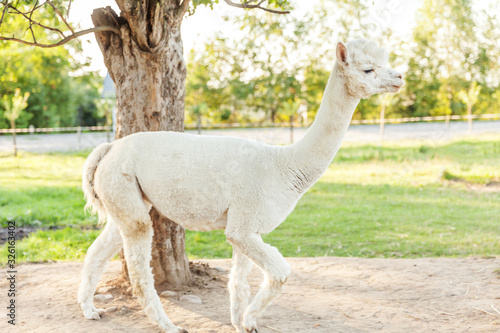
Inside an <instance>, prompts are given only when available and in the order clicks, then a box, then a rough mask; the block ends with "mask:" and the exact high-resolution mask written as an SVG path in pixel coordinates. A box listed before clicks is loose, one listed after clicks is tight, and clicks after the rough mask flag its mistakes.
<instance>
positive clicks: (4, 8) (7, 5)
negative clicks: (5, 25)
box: [0, 0, 9, 25]
mask: <svg viewBox="0 0 500 333" xmlns="http://www.w3.org/2000/svg"><path fill="white" fill-rule="evenodd" d="M2 4H3V6H4V7H3V11H2V18H0V25H2V22H3V18H4V16H5V12H6V11H7V8H9V1H7V0H5V2H3V1H2Z"/></svg>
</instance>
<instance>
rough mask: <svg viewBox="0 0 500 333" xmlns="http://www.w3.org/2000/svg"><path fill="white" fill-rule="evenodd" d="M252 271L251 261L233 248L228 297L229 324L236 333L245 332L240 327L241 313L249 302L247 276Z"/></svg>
mask: <svg viewBox="0 0 500 333" xmlns="http://www.w3.org/2000/svg"><path fill="white" fill-rule="evenodd" d="M251 270H252V261H250V259H248V258H247V257H246V256H245V255H244V254H243V252H241V250H240V249H238V248H237V247H233V264H232V267H231V274H230V276H229V283H228V288H229V295H230V300H231V323H232V324H233V326H234V327H235V328H236V330H237V331H238V333H240V332H241V333H244V332H245V331H244V330H243V328H242V327H241V324H242V320H243V313H244V312H245V309H246V308H247V306H248V303H249V300H250V285H249V284H248V280H247V277H248V274H250V271H251Z"/></svg>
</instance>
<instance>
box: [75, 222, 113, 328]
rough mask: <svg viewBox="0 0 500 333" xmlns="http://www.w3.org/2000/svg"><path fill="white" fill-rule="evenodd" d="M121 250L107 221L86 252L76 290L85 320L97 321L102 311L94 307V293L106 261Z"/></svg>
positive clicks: (110, 224)
mask: <svg viewBox="0 0 500 333" xmlns="http://www.w3.org/2000/svg"><path fill="white" fill-rule="evenodd" d="M121 248H122V238H121V236H120V232H119V231H118V229H117V228H116V225H115V223H114V222H113V221H111V220H110V221H108V222H107V223H106V226H105V227H104V230H103V231H102V232H101V234H100V235H99V237H97V239H96V240H95V241H94V242H93V243H92V245H91V246H90V247H89V249H88V251H87V256H86V257H85V262H84V264H83V269H82V274H81V276H82V281H81V283H80V288H79V289H78V303H80V306H81V307H82V310H83V315H84V317H85V318H87V319H93V320H99V319H101V316H100V315H101V314H102V313H103V312H104V310H102V309H96V308H95V306H94V293H95V290H96V287H97V283H98V282H99V279H100V278H101V274H102V272H103V270H104V267H106V264H107V263H108V261H109V260H110V259H111V257H113V255H115V254H116V253H118V251H120V249H121Z"/></svg>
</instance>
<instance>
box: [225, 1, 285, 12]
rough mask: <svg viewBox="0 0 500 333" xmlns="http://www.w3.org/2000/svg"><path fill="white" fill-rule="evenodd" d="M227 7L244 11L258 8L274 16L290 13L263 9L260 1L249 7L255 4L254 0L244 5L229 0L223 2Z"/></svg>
mask: <svg viewBox="0 0 500 333" xmlns="http://www.w3.org/2000/svg"><path fill="white" fill-rule="evenodd" d="M224 1H225V2H226V3H227V4H228V5H229V6H233V7H237V8H244V9H253V8H258V9H262V10H265V11H266V12H270V13H274V14H290V11H288V10H286V11H281V10H274V9H269V8H265V7H261V6H260V5H261V4H262V3H263V2H264V1H260V2H259V3H258V4H256V5H250V3H252V2H256V0H249V1H247V2H244V3H236V2H233V1H231V0H224Z"/></svg>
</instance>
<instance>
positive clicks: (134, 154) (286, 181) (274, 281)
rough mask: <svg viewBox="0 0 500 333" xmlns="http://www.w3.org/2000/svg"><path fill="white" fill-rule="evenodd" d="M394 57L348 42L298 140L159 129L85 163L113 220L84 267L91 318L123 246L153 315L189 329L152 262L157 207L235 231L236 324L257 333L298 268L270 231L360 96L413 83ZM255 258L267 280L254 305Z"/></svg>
mask: <svg viewBox="0 0 500 333" xmlns="http://www.w3.org/2000/svg"><path fill="white" fill-rule="evenodd" d="M386 63H387V54H386V53H385V51H384V50H383V49H380V48H378V46H376V45H375V44H374V43H373V42H369V41H364V40H357V41H353V42H351V43H349V44H348V45H347V47H346V46H345V45H344V44H342V43H338V45H337V61H336V63H335V66H334V69H333V72H332V74H331V76H330V79H329V81H328V85H327V87H326V90H325V94H324V97H323V101H322V103H321V106H320V108H319V111H318V114H317V117H316V120H315V122H314V123H313V125H312V126H311V128H310V129H309V130H308V131H307V133H306V135H305V136H304V138H303V139H302V140H300V141H299V142H297V143H295V144H293V145H290V146H270V145H267V144H264V143H261V142H257V141H252V140H245V139H240V138H233V137H216V136H195V135H189V134H183V133H174V132H149V133H137V134H134V135H130V136H128V137H126V138H123V139H121V140H117V141H115V142H114V143H112V144H102V145H100V146H99V147H97V148H96V149H95V150H94V151H93V152H92V154H90V156H89V158H88V159H87V162H86V163H85V166H84V173H83V190H84V192H85V197H86V199H87V205H88V206H92V207H93V208H94V209H95V210H97V211H98V213H99V218H100V219H101V220H104V219H106V220H107V224H106V227H105V228H104V231H103V232H102V234H101V235H100V236H99V237H98V238H97V239H96V241H95V242H94V243H93V244H92V246H91V247H90V248H89V250H88V253H87V257H86V259H85V264H84V268H83V271H82V283H81V285H80V290H79V293H78V302H79V303H80V304H81V307H82V309H83V313H84V316H85V318H88V319H99V318H100V314H101V313H102V312H101V311H102V310H98V309H96V308H95V307H94V305H93V294H94V292H95V289H96V285H97V282H98V280H99V278H100V275H101V273H102V271H103V268H104V265H105V263H106V262H107V261H108V260H109V259H110V258H111V257H112V256H113V255H114V254H115V253H116V252H118V251H119V250H120V248H121V247H122V246H123V247H124V250H125V258H126V260H127V263H128V267H129V273H130V281H131V283H132V287H133V290H134V294H135V295H136V296H137V298H138V300H139V302H140V304H141V306H142V307H143V308H144V311H145V312H146V314H147V316H148V317H149V318H150V319H151V320H152V321H154V322H156V323H158V325H159V326H160V327H161V328H162V329H164V330H165V331H166V332H169V333H178V332H186V331H185V330H184V329H182V328H179V327H177V326H175V325H174V324H172V322H171V321H170V319H169V318H168V317H167V315H166V314H165V312H164V310H163V308H162V305H161V302H160V299H159V297H158V295H157V293H156V291H155V289H154V281H153V276H152V273H151V268H150V265H149V262H150V260H151V243H152V235H153V228H152V223H151V220H150V217H149V210H150V208H151V205H153V206H155V207H156V209H157V210H158V211H160V212H161V213H162V214H164V215H165V216H167V217H168V218H169V219H171V220H172V221H175V222H176V223H178V224H180V225H182V226H183V227H185V228H186V229H189V230H201V231H208V230H216V229H225V234H226V237H227V240H228V242H229V243H231V245H232V246H233V266H232V269H231V273H230V279H229V291H230V301H231V322H232V324H233V325H234V327H235V328H236V330H237V332H243V333H249V332H257V319H258V318H259V316H260V315H261V314H262V312H263V311H264V309H265V308H266V307H267V306H268V305H269V304H270V303H271V301H272V300H273V299H274V298H276V297H277V296H278V295H279V294H280V292H281V290H282V286H283V284H284V283H285V282H286V280H287V277H288V276H289V274H290V266H289V265H288V263H287V262H286V260H285V259H284V258H283V256H282V255H281V254H280V252H279V251H278V250H277V249H276V248H275V247H272V246H270V245H268V244H266V243H264V242H263V241H262V238H261V234H265V233H268V232H270V231H272V230H273V229H274V228H276V227H277V226H278V225H279V224H280V223H281V222H282V221H283V220H284V219H285V218H286V217H287V216H288V214H290V213H291V212H292V210H293V209H294V207H295V205H296V204H297V201H298V200H299V199H300V197H301V196H302V195H303V194H304V193H305V192H306V191H307V190H308V189H309V188H310V187H311V186H312V185H313V184H314V183H315V182H316V181H317V180H318V179H319V178H320V176H321V175H322V174H323V172H324V171H325V170H326V168H327V167H328V165H329V164H330V163H331V161H332V159H333V157H334V155H335V154H336V152H337V151H338V149H339V147H340V144H341V141H342V138H343V137H344V134H345V133H346V131H347V128H348V126H349V123H350V120H351V117H352V114H353V112H354V110H355V108H356V105H357V104H358V103H359V101H360V99H361V98H366V97H368V96H371V95H373V94H376V93H384V92H396V91H398V90H399V88H401V87H402V86H403V84H404V81H403V80H402V77H401V74H399V73H397V72H396V71H394V70H393V69H390V68H387V67H385V66H386ZM122 241H123V243H122ZM252 263H254V264H256V265H257V266H258V267H259V268H260V269H261V270H262V271H263V273H264V275H265V278H264V282H263V284H262V286H261V288H260V290H259V292H258V293H257V295H256V296H255V297H254V299H253V300H252V301H251V302H250V288H249V284H248V282H247V275H248V274H249V272H250V269H251V267H252Z"/></svg>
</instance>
